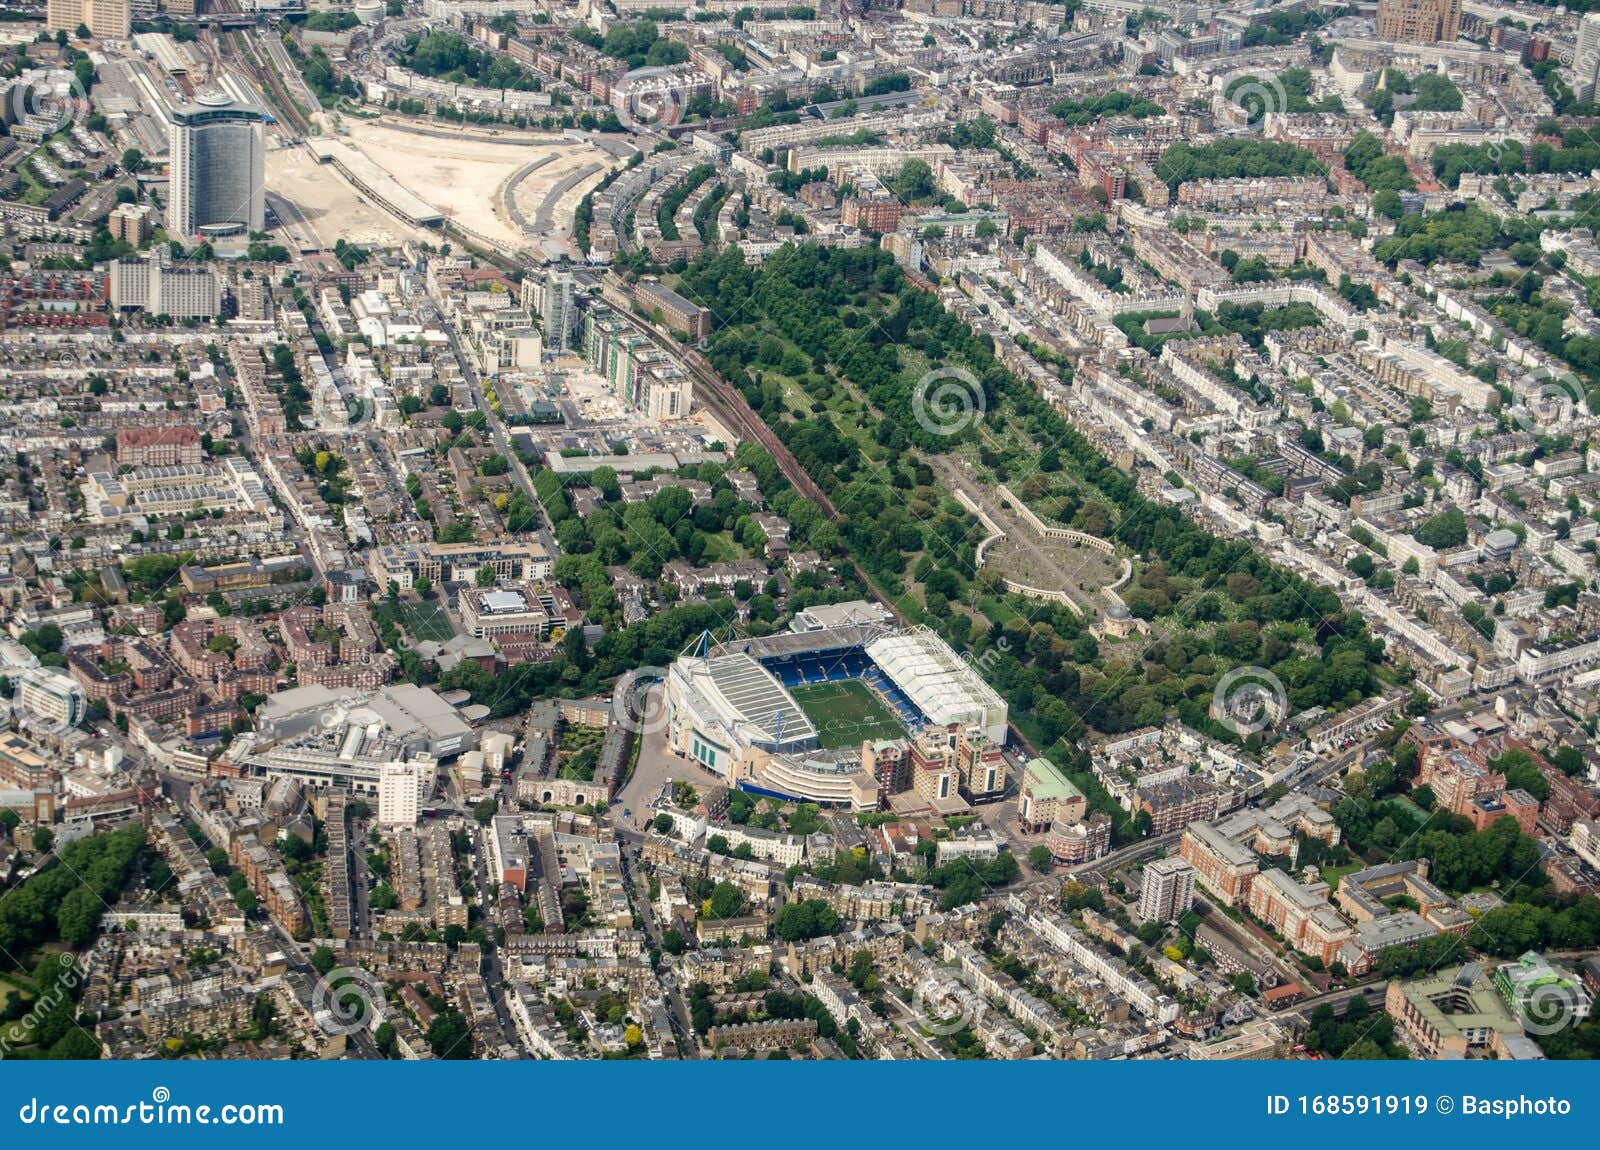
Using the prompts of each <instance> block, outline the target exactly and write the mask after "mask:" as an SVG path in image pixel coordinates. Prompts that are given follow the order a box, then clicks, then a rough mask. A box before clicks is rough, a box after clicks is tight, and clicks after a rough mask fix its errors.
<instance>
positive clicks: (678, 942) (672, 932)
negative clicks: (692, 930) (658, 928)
mask: <svg viewBox="0 0 1600 1150" xmlns="http://www.w3.org/2000/svg"><path fill="white" fill-rule="evenodd" d="M661 949H662V950H664V951H666V952H667V953H668V954H671V955H679V954H682V953H683V952H684V951H686V950H688V949H689V943H688V941H687V940H686V939H685V938H684V937H683V932H682V931H681V930H679V929H678V928H677V927H668V928H667V929H666V930H664V931H662V932H661Z"/></svg>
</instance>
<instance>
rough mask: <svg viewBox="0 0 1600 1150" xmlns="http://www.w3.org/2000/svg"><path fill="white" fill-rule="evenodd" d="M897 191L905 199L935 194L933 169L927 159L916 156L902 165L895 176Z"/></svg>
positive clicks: (922, 197)
mask: <svg viewBox="0 0 1600 1150" xmlns="http://www.w3.org/2000/svg"><path fill="white" fill-rule="evenodd" d="M894 184H895V191H896V192H898V193H899V194H900V198H901V199H903V200H921V199H926V198H927V197H928V196H931V195H933V187H934V185H933V169H932V168H930V167H929V166H928V162H927V161H926V160H919V159H917V158H915V157H912V158H911V159H909V160H907V161H906V162H905V163H903V164H901V165H900V172H899V174H898V175H896V176H895V181H894Z"/></svg>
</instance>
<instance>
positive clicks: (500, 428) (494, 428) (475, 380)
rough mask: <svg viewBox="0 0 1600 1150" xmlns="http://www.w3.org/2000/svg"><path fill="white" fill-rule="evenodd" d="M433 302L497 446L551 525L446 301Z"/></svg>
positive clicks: (543, 524)
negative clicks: (449, 317)
mask: <svg viewBox="0 0 1600 1150" xmlns="http://www.w3.org/2000/svg"><path fill="white" fill-rule="evenodd" d="M433 306H434V309H435V312H436V314H437V316H438V318H439V320H440V326H442V327H443V328H444V333H445V338H447V339H448V340H449V341H450V350H451V351H452V352H454V353H455V357H456V362H458V363H460V364H461V375H462V378H464V379H465V380H466V381H467V389H468V390H469V391H470V392H471V393H472V402H473V405H474V406H476V407H477V409H478V410H479V411H481V412H483V416H484V419H485V420H487V427H488V431H489V438H490V439H492V440H493V441H494V447H495V450H496V451H498V452H499V453H500V454H501V455H503V456H505V457H506V460H507V461H508V462H509V463H510V464H511V476H512V478H513V479H515V480H516V481H517V486H518V487H521V488H522V490H523V491H524V492H525V493H526V494H527V496H528V498H529V499H531V500H533V502H534V506H536V507H538V508H539V518H540V521H541V522H540V526H541V527H544V528H548V527H549V526H550V521H549V519H548V518H546V517H545V514H544V505H543V504H542V503H540V502H539V494H538V492H536V491H535V490H534V489H533V477H532V476H530V475H529V474H528V469H527V468H526V467H524V466H523V463H522V460H521V459H520V458H518V456H517V452H516V449H515V448H514V447H513V446H512V445H511V436H510V435H508V434H507V433H506V428H505V424H503V423H501V422H500V417H499V416H497V415H495V413H494V411H493V409H492V408H490V406H489V399H488V397H487V396H486V395H484V393H483V380H482V379H481V378H479V376H478V366H477V364H475V363H473V362H472V357H471V356H470V355H468V354H467V353H466V351H465V350H464V349H463V348H462V346H461V341H460V339H459V338H458V337H457V336H456V329H455V325H454V324H452V323H450V322H449V321H448V320H447V319H445V315H444V301H443V300H441V299H438V298H437V297H433Z"/></svg>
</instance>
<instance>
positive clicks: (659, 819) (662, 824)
mask: <svg viewBox="0 0 1600 1150" xmlns="http://www.w3.org/2000/svg"><path fill="white" fill-rule="evenodd" d="M653 825H654V827H655V831H656V834H658V835H668V834H671V833H672V828H673V826H674V823H673V821H672V816H671V815H669V814H659V815H657V816H656V817H655V822H654V824H653Z"/></svg>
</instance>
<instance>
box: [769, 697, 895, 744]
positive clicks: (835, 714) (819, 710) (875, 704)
mask: <svg viewBox="0 0 1600 1150" xmlns="http://www.w3.org/2000/svg"><path fill="white" fill-rule="evenodd" d="M789 693H790V694H791V695H793V696H794V701H795V702H797V703H799V704H800V709H801V710H802V711H804V712H805V713H806V716H807V718H809V719H810V720H811V722H812V723H813V724H814V725H815V726H816V728H817V735H818V737H819V738H820V740H821V742H822V745H823V746H824V747H826V748H828V749H830V750H831V749H833V748H836V747H856V746H860V745H861V743H862V741H863V740H866V739H899V738H904V737H905V733H906V730H905V728H904V727H902V726H901V725H900V721H899V720H898V719H896V718H895V717H894V714H893V713H892V712H891V711H890V710H889V708H888V707H886V706H884V705H883V703H882V702H881V701H880V700H879V699H878V697H877V696H876V695H874V694H873V693H872V691H871V690H869V689H868V687H867V685H866V684H865V683H862V682H859V681H857V680H855V679H846V680H844V681H843V682H839V683H818V684H816V685H815V686H811V687H796V688H794V689H793V690H792V691H790V692H789Z"/></svg>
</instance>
